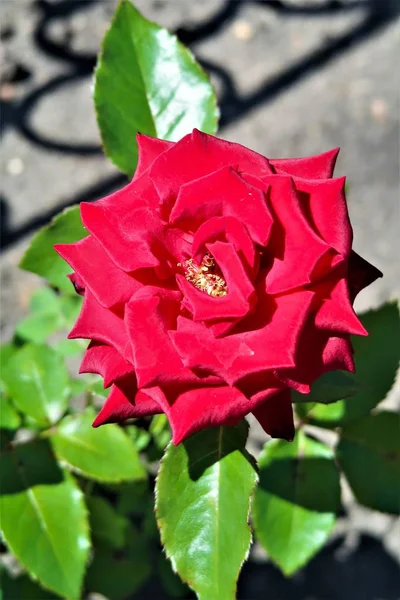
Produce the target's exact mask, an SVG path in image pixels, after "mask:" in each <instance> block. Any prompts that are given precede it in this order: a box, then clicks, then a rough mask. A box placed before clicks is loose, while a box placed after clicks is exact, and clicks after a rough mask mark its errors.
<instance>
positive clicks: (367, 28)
mask: <svg viewBox="0 0 400 600" xmlns="http://www.w3.org/2000/svg"><path fill="white" fill-rule="evenodd" d="M99 2H101V0H86V1H85V2H82V1H81V0H61V1H60V2H58V3H54V2H49V1H47V0H36V1H35V2H34V6H35V8H36V9H37V10H39V11H40V12H41V16H40V19H39V22H38V24H37V27H36V29H35V30H34V32H33V43H34V44H35V45H36V47H37V49H38V50H39V51H40V52H41V53H43V54H45V55H47V56H48V57H49V58H50V59H51V60H55V61H58V62H59V63H60V65H61V73H60V74H57V75H56V76H55V77H53V78H52V79H51V80H50V81H48V82H46V83H45V84H44V85H41V86H38V87H36V88H35V89H34V90H32V91H31V92H30V93H28V94H27V95H26V97H24V98H23V99H22V100H21V101H20V102H19V103H13V102H2V110H1V131H3V132H4V131H5V130H6V129H7V128H14V129H15V130H16V131H17V132H18V133H19V134H20V135H21V136H23V137H24V138H25V139H26V140H28V141H29V142H30V143H32V144H33V145H36V146H38V147H42V148H44V149H47V150H51V151H54V152H59V153H61V154H68V155H77V156H82V157H85V156H91V155H96V154H101V152H102V150H101V147H100V145H97V144H89V143H84V142H82V143H75V144H72V143H67V142H63V141H59V140H57V139H49V138H48V137H45V136H44V135H43V134H42V133H41V132H40V131H38V130H37V129H36V128H35V126H34V125H33V123H32V117H33V114H34V111H35V110H36V108H37V106H38V104H39V103H40V102H41V101H42V100H43V99H44V98H46V97H48V96H49V95H51V94H53V93H55V92H56V91H57V90H58V89H59V88H60V87H61V86H64V85H69V84H71V83H74V82H75V81H77V80H81V79H85V78H88V77H91V76H92V73H93V69H94V66H95V64H96V56H95V55H94V54H91V53H81V52H75V51H73V50H71V48H70V47H69V45H68V43H65V42H64V43H60V42H56V41H55V40H54V39H52V37H51V25H52V23H53V22H54V21H55V20H60V19H67V18H69V17H71V16H72V15H73V14H75V13H76V12H79V11H82V10H85V9H87V8H88V7H90V6H92V5H94V4H97V3H99ZM244 2H252V3H253V4H256V5H258V6H259V7H260V9H263V10H270V11H274V12H277V13H279V14H281V15H283V16H291V17H299V18H304V17H307V18H318V17H321V16H327V15H334V14H339V13H342V12H350V11H353V10H361V11H362V12H363V18H362V20H361V22H360V23H358V24H357V25H355V26H354V27H353V28H351V30H350V31H347V32H346V33H344V34H343V35H339V36H337V37H336V38H334V39H330V40H329V41H328V42H326V43H324V45H323V46H322V47H320V48H317V49H316V50H314V51H313V52H311V53H310V54H308V55H306V56H305V57H302V58H300V59H299V60H298V61H297V62H296V63H295V64H294V65H291V66H289V67H288V68H287V69H285V70H283V71H281V72H280V73H279V74H278V75H276V76H275V77H273V78H269V79H267V80H265V81H263V82H261V83H260V85H259V86H258V88H257V89H256V90H255V91H253V92H251V93H249V94H246V95H243V94H239V92H238V91H237V86H236V82H235V78H234V76H233V75H232V74H231V73H229V72H228V71H227V69H226V68H224V66H223V65H221V64H217V63H214V62H211V61H206V60H201V57H200V58H199V60H200V62H201V63H202V64H203V66H204V67H205V69H206V70H208V71H209V72H211V73H212V74H214V76H215V77H216V78H217V79H218V80H219V83H220V86H219V87H220V89H221V92H220V94H219V96H220V97H219V102H220V107H221V121H220V125H221V129H223V128H224V127H225V126H227V125H230V124H232V123H234V122H236V121H238V120H240V119H242V118H245V117H246V115H247V114H248V113H249V112H250V111H252V110H253V109H254V108H256V107H258V106H260V105H262V104H266V103H267V102H269V101H271V100H272V99H273V98H275V97H276V96H277V95H278V94H280V93H283V92H284V91H286V90H287V89H290V87H291V86H292V85H295V84H296V83H298V82H299V81H300V80H301V79H303V78H305V77H307V76H309V75H311V74H312V73H314V72H316V71H318V70H320V69H321V68H323V67H325V66H326V65H328V64H329V63H330V62H331V61H332V60H333V59H335V58H337V57H339V56H341V55H343V54H345V53H346V52H348V51H349V50H350V49H351V48H353V47H355V46H357V45H359V44H360V43H362V42H363V41H365V40H367V39H368V38H369V37H371V36H372V35H374V34H377V33H379V32H380V31H382V30H383V29H384V28H385V27H387V25H389V23H390V22H392V21H393V19H395V18H396V17H397V16H398V15H399V13H400V2H398V1H397V0H353V1H351V0H349V1H348V2H346V3H344V4H343V3H342V2H340V1H339V0H327V1H326V2H325V3H324V4H318V5H315V6H312V5H304V6H301V5H292V4H286V3H285V1H284V0H227V1H226V2H224V3H223V4H222V5H221V6H220V7H219V8H218V9H217V11H216V12H215V13H214V14H213V15H212V16H211V17H210V18H209V19H208V20H207V21H205V22H203V23H199V24H196V25H194V26H186V27H184V26H182V27H179V28H178V29H177V31H176V33H177V35H178V37H179V38H180V39H181V40H182V41H183V42H184V43H186V44H187V45H189V46H195V45H196V44H197V43H198V42H201V41H202V40H204V39H206V38H207V37H210V36H213V35H215V34H216V33H217V32H219V31H220V30H221V29H223V28H225V27H227V26H229V25H230V23H231V22H232V20H233V19H234V18H235V17H236V16H237V15H238V14H239V11H240V8H241V6H242V5H243V3H244ZM125 181H126V179H125V178H124V176H123V175H115V176H111V177H110V176H109V177H107V178H105V179H103V180H102V181H100V182H99V183H96V185H94V186H92V187H90V188H88V189H86V190H84V191H82V192H80V193H79V194H78V195H74V196H73V197H71V198H69V199H67V200H66V201H64V202H63V203H62V204H59V205H58V206H57V207H56V208H54V209H52V210H49V211H47V212H45V213H42V214H40V215H38V216H36V217H33V218H32V219H30V220H28V221H27V222H26V223H25V224H24V225H23V226H20V227H16V228H15V227H14V228H12V227H11V226H10V223H9V219H8V218H7V217H8V212H9V209H8V204H7V199H5V198H3V199H2V203H1V213H2V216H3V218H2V224H1V248H2V249H4V248H7V247H9V246H10V245H12V244H14V243H16V242H17V241H18V240H19V239H20V238H22V237H23V236H25V235H27V234H29V233H32V232H33V231H34V230H35V229H37V228H38V227H40V226H41V225H44V224H45V223H47V222H48V220H49V219H50V218H51V217H52V216H54V214H56V213H57V212H59V210H61V209H62V208H64V207H65V206H69V205H72V204H76V203H78V202H81V201H82V200H84V199H85V200H92V199H93V200H94V199H96V198H98V197H101V196H102V195H104V194H106V193H109V192H111V191H112V190H113V189H115V188H116V187H118V186H120V185H122V184H123V183H124V182H125Z"/></svg>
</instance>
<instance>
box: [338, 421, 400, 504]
mask: <svg viewBox="0 0 400 600" xmlns="http://www.w3.org/2000/svg"><path fill="white" fill-rule="evenodd" d="M336 454H337V458H338V461H339V464H340V466H341V468H342V469H343V472H344V474H345V475H346V477H347V480H348V482H349V484H350V487H351V489H352V490H353V492H354V495H355V497H356V498H357V500H358V502H360V504H364V505H365V506H368V507H369V508H372V509H374V510H380V511H381V512H387V513H392V514H399V512H400V415H398V414H396V413H394V412H387V411H382V412H379V413H377V414H376V415H371V416H369V417H366V418H364V419H362V420H360V421H358V422H357V423H352V424H351V425H348V426H347V427H346V428H345V429H343V431H342V433H341V437H340V441H339V445H338V447H337V450H336Z"/></svg>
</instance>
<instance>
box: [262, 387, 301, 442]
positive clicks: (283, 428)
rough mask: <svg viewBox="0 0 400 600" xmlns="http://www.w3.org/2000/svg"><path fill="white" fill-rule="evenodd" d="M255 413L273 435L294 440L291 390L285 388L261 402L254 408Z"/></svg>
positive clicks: (265, 428) (266, 429) (265, 429)
mask: <svg viewBox="0 0 400 600" xmlns="http://www.w3.org/2000/svg"><path fill="white" fill-rule="evenodd" d="M253 415H254V416H255V417H256V419H257V420H258V422H259V423H260V425H261V427H262V428H263V429H264V431H265V432H266V433H268V435H270V436H271V437H273V438H280V439H283V440H288V441H289V442H291V441H292V440H293V438H294V434H295V428H294V421H293V408H292V402H291V397H290V390H283V391H281V392H279V393H278V394H275V395H273V396H272V397H270V398H268V399H267V400H265V401H264V402H262V403H261V404H259V405H258V406H257V407H256V408H255V409H253Z"/></svg>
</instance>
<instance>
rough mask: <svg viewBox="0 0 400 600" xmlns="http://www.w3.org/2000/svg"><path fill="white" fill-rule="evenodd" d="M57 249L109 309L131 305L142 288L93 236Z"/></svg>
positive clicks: (59, 246)
mask: <svg viewBox="0 0 400 600" xmlns="http://www.w3.org/2000/svg"><path fill="white" fill-rule="evenodd" d="M54 249H55V250H56V251H57V252H58V254H59V255H60V256H62V258H63V259H64V260H65V261H66V262H67V263H68V264H69V265H70V266H71V267H72V268H73V269H74V271H76V273H77V274H78V275H79V277H80V279H81V280H82V281H83V283H84V285H85V286H86V287H87V288H89V290H90V291H91V292H92V293H93V295H94V296H95V298H96V300H97V301H98V302H100V304H102V305H103V306H105V307H106V308H111V307H112V306H115V305H117V304H123V303H125V302H128V301H129V300H130V298H131V297H132V296H133V294H134V293H135V292H136V291H137V290H138V289H139V288H140V287H142V286H141V284H140V283H139V282H138V281H137V280H136V279H134V278H133V277H132V276H131V275H128V274H127V273H125V272H124V271H121V269H119V268H118V267H117V266H116V265H115V263H113V261H112V260H111V258H110V257H109V256H108V254H107V253H106V252H105V251H104V250H103V247H102V246H101V245H100V244H99V242H98V241H97V240H95V239H94V238H93V237H92V236H88V237H86V238H83V239H82V240H79V241H78V242H75V243H74V244H57V245H55V246H54Z"/></svg>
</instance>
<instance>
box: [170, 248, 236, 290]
mask: <svg viewBox="0 0 400 600" xmlns="http://www.w3.org/2000/svg"><path fill="white" fill-rule="evenodd" d="M178 266H179V267H182V269H183V271H184V275H185V278H186V279H187V281H190V283H192V284H193V285H194V286H195V287H196V288H197V289H198V290H200V291H202V292H205V293H206V294H208V295H209V296H213V297H214V298H217V297H219V296H226V294H227V293H228V286H227V284H226V281H225V279H224V278H223V277H221V275H218V273H217V272H216V271H217V268H218V267H217V264H216V262H215V260H214V257H213V256H211V254H205V255H204V256H203V259H202V261H201V263H200V265H197V264H196V263H195V262H194V261H193V258H189V259H188V260H185V262H184V263H179V264H178Z"/></svg>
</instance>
